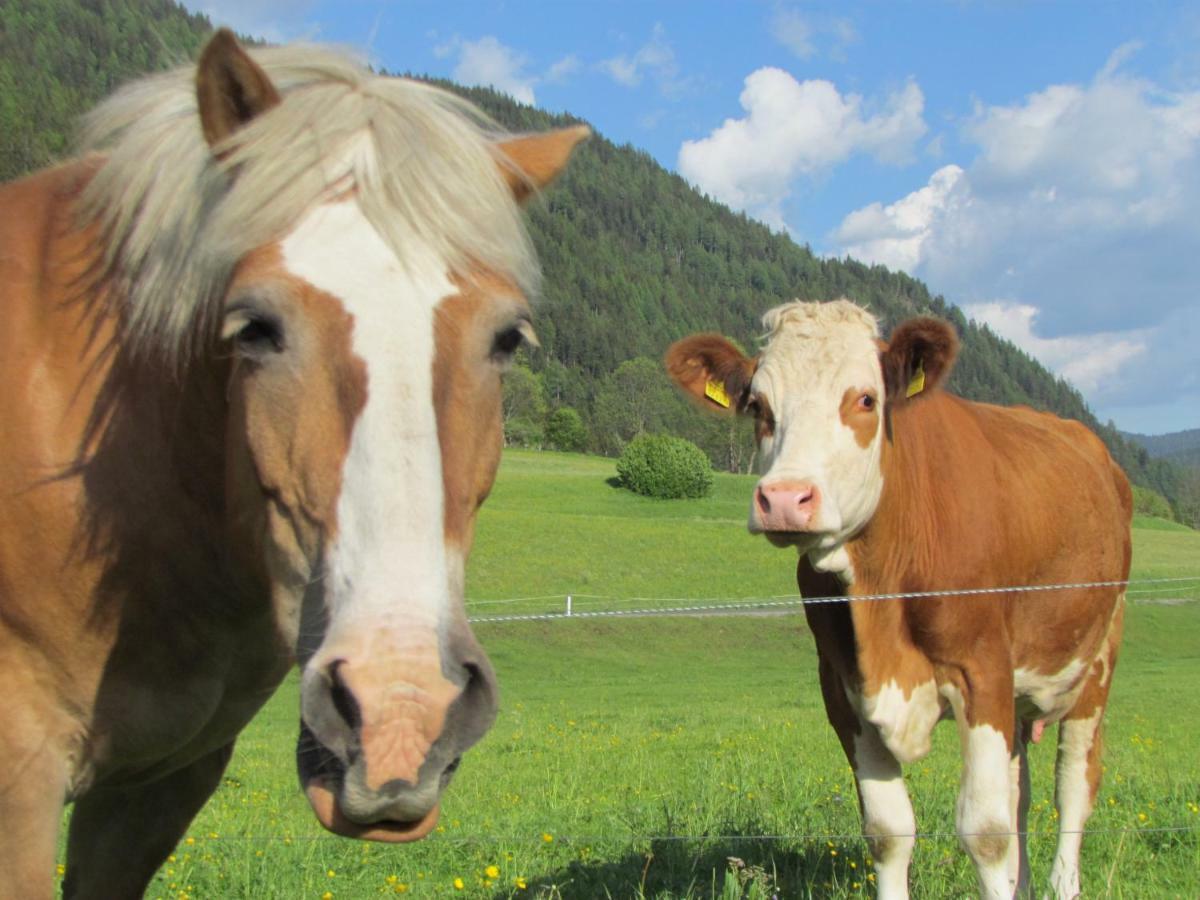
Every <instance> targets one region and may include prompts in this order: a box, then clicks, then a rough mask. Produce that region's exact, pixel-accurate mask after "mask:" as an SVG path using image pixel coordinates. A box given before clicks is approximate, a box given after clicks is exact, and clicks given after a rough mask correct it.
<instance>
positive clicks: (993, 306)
mask: <svg viewBox="0 0 1200 900" xmlns="http://www.w3.org/2000/svg"><path fill="white" fill-rule="evenodd" d="M963 311H964V312H965V313H966V314H967V315H968V316H970V317H971V318H972V319H974V320H975V321H976V322H978V323H980V324H981V325H987V326H988V327H989V328H990V329H991V330H992V331H994V332H995V333H996V334H998V335H1000V337H1003V338H1007V339H1008V340H1010V341H1012V342H1013V343H1014V344H1016V345H1017V346H1018V347H1020V348H1021V349H1022V350H1024V351H1025V352H1026V353H1028V354H1030V355H1031V356H1033V357H1035V358H1036V359H1038V360H1040V361H1041V362H1042V363H1044V364H1045V365H1046V366H1048V367H1050V368H1051V369H1052V370H1054V372H1056V373H1057V374H1059V375H1061V376H1062V377H1063V378H1065V379H1067V380H1068V381H1070V382H1071V383H1072V384H1074V385H1075V386H1076V387H1077V388H1079V389H1080V390H1081V391H1083V392H1084V393H1086V394H1089V395H1091V396H1093V397H1096V396H1099V397H1101V399H1102V397H1103V394H1104V393H1105V389H1106V388H1110V387H1111V386H1113V385H1114V384H1115V383H1116V382H1115V378H1116V376H1118V375H1119V374H1120V372H1121V370H1122V369H1123V368H1124V367H1125V365H1126V364H1127V363H1129V362H1132V361H1134V360H1136V359H1137V358H1138V357H1140V356H1142V355H1144V354H1145V352H1146V350H1147V348H1148V343H1147V340H1148V338H1149V337H1150V334H1149V333H1148V332H1147V331H1133V332H1123V333H1111V332H1099V333H1096V334H1076V335H1062V336H1059V337H1054V338H1047V337H1042V336H1041V335H1039V334H1037V333H1036V331H1035V325H1036V322H1037V318H1038V315H1039V313H1040V310H1038V308H1037V307H1035V306H1029V305H1027V304H1023V303H1013V302H1011V301H1007V302H1006V301H994V302H990V303H974V304H969V305H967V306H965V307H963Z"/></svg>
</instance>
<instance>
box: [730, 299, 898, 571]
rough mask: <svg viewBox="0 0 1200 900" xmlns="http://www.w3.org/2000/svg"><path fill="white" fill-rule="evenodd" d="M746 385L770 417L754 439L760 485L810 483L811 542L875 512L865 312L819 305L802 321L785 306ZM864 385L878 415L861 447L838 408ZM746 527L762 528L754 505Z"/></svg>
mask: <svg viewBox="0 0 1200 900" xmlns="http://www.w3.org/2000/svg"><path fill="white" fill-rule="evenodd" d="M845 305H846V306H849V304H848V303H846V304H845ZM796 306H797V307H800V306H812V307H836V306H839V304H796ZM784 309H785V310H786V309H787V307H785V308H784ZM863 316H865V314H863ZM769 318H770V314H768V319H769ZM750 390H751V395H752V396H753V395H759V396H761V397H762V398H763V399H765V400H766V402H767V404H768V405H769V407H770V409H771V411H772V413H773V415H774V420H775V430H774V434H772V435H771V436H769V437H766V438H764V439H763V440H762V441H761V442H760V446H759V450H760V454H761V456H760V459H761V463H760V465H761V470H762V471H763V472H764V475H763V477H762V478H761V479H760V481H759V485H760V487H762V488H763V490H766V489H767V487H768V486H769V485H772V484H800V483H803V484H807V485H811V486H812V487H813V488H815V489H816V495H817V497H818V498H819V502H818V505H817V508H816V510H815V513H814V514H813V516H812V518H811V520H810V521H809V523H808V526H807V529H806V530H807V531H808V532H810V533H811V534H812V535H813V536H814V542H813V547H814V548H816V549H825V550H828V549H829V548H831V547H834V546H836V545H838V544H840V543H841V542H842V541H843V540H844V539H845V538H846V537H847V536H848V535H849V534H851V533H852V532H854V531H855V530H857V529H858V528H859V527H861V526H862V525H863V524H864V523H865V522H866V521H867V520H868V519H869V518H870V517H871V515H872V514H873V513H874V512H875V508H876V506H877V504H878V502H879V496H880V494H881V493H882V490H883V476H882V472H881V470H880V453H881V441H880V435H881V433H882V421H883V416H882V399H883V393H884V392H883V372H882V369H881V368H880V363H879V349H878V346H877V345H876V343H875V334H874V331H873V328H872V327H871V326H870V325H869V324H868V322H867V321H866V320H865V319H864V318H860V317H859V316H851V317H844V316H839V315H838V314H837V312H836V311H834V312H833V314H832V315H826V314H825V312H824V311H823V310H822V311H817V312H814V314H813V315H812V316H811V317H810V318H805V319H803V320H802V321H792V320H791V318H790V316H789V315H788V314H787V313H785V314H784V316H783V318H782V322H781V325H780V326H779V327H778V328H777V329H776V331H775V332H774V334H773V335H772V336H771V339H770V341H769V343H768V344H767V346H766V348H765V349H764V350H763V352H762V354H761V356H760V358H759V365H758V369H757V371H756V372H755V374H754V380H753V381H752V383H751V388H750ZM866 392H872V394H873V396H874V398H875V404H876V406H875V408H876V411H877V413H876V417H877V420H878V421H877V425H876V427H875V429H874V434H872V435H871V436H870V441H869V443H868V444H867V446H865V447H864V446H862V445H861V444H860V440H861V437H860V435H859V434H858V433H856V432H855V431H854V429H852V428H851V427H850V426H849V425H848V424H847V423H846V422H845V421H844V416H843V412H842V409H843V404H844V403H846V402H847V396H848V394H849V395H850V397H851V400H853V399H855V398H857V397H858V396H859V395H861V394H863V393H866ZM754 502H757V501H754ZM750 530H751V531H760V530H762V528H761V525H759V523H758V522H756V515H755V509H754V507H753V506H752V507H751V513H750Z"/></svg>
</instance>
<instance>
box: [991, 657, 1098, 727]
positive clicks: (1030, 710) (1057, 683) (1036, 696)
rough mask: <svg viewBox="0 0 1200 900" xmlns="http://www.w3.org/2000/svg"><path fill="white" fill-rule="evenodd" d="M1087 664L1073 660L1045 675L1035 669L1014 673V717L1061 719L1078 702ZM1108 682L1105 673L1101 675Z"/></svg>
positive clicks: (1016, 670) (1015, 671)
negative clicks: (1015, 710) (1015, 706)
mask: <svg viewBox="0 0 1200 900" xmlns="http://www.w3.org/2000/svg"><path fill="white" fill-rule="evenodd" d="M1087 667H1088V664H1087V662H1085V661H1084V660H1080V659H1073V660H1071V661H1070V662H1069V663H1067V664H1066V665H1065V666H1063V668H1062V669H1060V670H1059V671H1057V672H1052V673H1049V674H1047V673H1045V672H1038V671H1036V670H1034V669H1026V668H1023V667H1021V668H1017V669H1015V670H1014V671H1013V695H1014V698H1015V700H1016V704H1017V714H1018V716H1020V717H1021V718H1023V719H1047V720H1050V721H1056V720H1058V719H1061V718H1062V717H1063V716H1065V715H1066V714H1067V712H1068V711H1069V710H1070V709H1071V707H1073V706H1074V705H1075V701H1076V700H1078V699H1079V692H1080V691H1081V690H1083V684H1084V678H1083V675H1084V673H1085V672H1086V671H1087ZM1104 677H1105V678H1107V677H1108V676H1107V673H1105V675H1104Z"/></svg>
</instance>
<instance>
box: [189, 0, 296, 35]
mask: <svg viewBox="0 0 1200 900" xmlns="http://www.w3.org/2000/svg"><path fill="white" fill-rule="evenodd" d="M185 5H186V6H188V7H189V8H190V9H192V10H194V11H196V12H198V13H203V14H204V15H206V16H208V18H209V21H211V22H212V23H213V27H216V28H219V27H220V26H222V25H224V26H227V27H229V28H232V29H233V30H234V31H236V32H237V33H238V34H243V35H246V36H247V37H255V38H261V39H262V40H265V41H270V42H271V43H274V44H282V43H285V42H287V41H295V40H316V39H317V38H318V37H320V28H319V26H317V25H316V24H314V23H312V22H308V21H306V20H305V17H306V16H307V15H308V14H309V12H311V11H312V9H313V8H314V7H315V6H316V2H315V0H202V2H199V3H187V4H185Z"/></svg>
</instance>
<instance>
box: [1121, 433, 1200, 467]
mask: <svg viewBox="0 0 1200 900" xmlns="http://www.w3.org/2000/svg"><path fill="white" fill-rule="evenodd" d="M1125 437H1127V438H1128V439H1129V440H1130V441H1132V442H1133V443H1135V444H1137V445H1139V446H1141V447H1145V448H1146V451H1147V452H1148V453H1149V454H1150V455H1151V456H1153V457H1155V458H1156V459H1168V460H1171V461H1172V462H1176V463H1180V464H1181V465H1187V466H1200V428H1192V429H1189V430H1187V431H1173V432H1171V433H1170V434H1126V435H1125Z"/></svg>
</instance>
